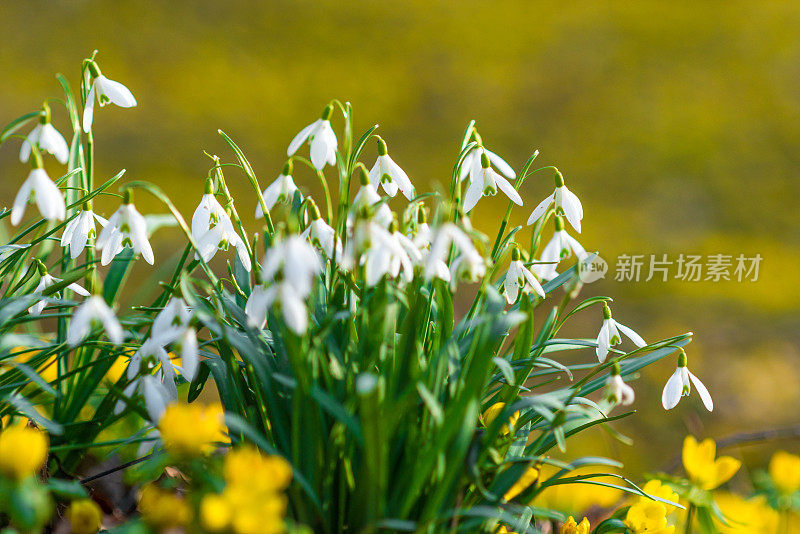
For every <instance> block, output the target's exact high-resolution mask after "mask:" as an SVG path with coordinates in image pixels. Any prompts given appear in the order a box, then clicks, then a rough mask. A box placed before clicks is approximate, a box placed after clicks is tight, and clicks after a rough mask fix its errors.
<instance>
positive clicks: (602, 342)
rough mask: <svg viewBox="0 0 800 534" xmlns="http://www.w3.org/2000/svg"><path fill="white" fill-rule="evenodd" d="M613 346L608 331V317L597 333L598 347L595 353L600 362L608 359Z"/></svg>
mask: <svg viewBox="0 0 800 534" xmlns="http://www.w3.org/2000/svg"><path fill="white" fill-rule="evenodd" d="M610 348H611V341H610V339H609V332H608V319H606V320H605V321H603V326H601V327H600V333H599V334H598V335H597V348H596V349H595V354H597V359H598V360H599V361H600V363H603V362H604V361H606V358H607V357H608V350H609V349H610Z"/></svg>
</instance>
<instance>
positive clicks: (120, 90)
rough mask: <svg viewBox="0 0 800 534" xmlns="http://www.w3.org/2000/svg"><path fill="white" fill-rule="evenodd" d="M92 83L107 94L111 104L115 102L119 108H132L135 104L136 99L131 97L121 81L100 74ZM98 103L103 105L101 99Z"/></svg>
mask: <svg viewBox="0 0 800 534" xmlns="http://www.w3.org/2000/svg"><path fill="white" fill-rule="evenodd" d="M94 83H95V85H96V86H97V87H98V90H99V91H101V93H102V94H104V95H105V96H107V97H108V99H109V100H110V101H111V103H112V104H116V105H117V106H119V107H121V108H132V107H135V106H136V99H135V98H134V97H133V94H132V93H131V91H130V89H128V88H127V87H125V86H124V85H122V84H121V83H119V82H115V81H114V80H109V79H108V78H106V77H105V76H103V75H102V74H101V75H100V76H98V77H97V78H96V79H95V82H94ZM100 105H101V106H102V105H103V102H102V101H101V102H100Z"/></svg>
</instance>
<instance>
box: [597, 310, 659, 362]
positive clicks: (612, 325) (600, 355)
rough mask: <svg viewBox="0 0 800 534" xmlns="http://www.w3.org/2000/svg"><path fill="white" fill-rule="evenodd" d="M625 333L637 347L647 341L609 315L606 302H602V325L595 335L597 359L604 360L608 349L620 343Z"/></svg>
mask: <svg viewBox="0 0 800 534" xmlns="http://www.w3.org/2000/svg"><path fill="white" fill-rule="evenodd" d="M620 332H621V333H622V334H625V335H626V336H627V337H628V339H630V340H631V341H633V343H634V345H636V346H637V347H640V348H641V347H646V346H647V342H646V341H645V340H644V339H642V336H640V335H639V334H637V333H636V332H634V331H633V329H632V328H628V327H627V326H625V325H624V324H620V323H618V322H617V321H615V320H614V319H613V318H612V317H611V308H609V307H608V304H603V325H602V326H601V327H600V333H599V334H598V335H597V349H596V350H595V352H596V353H597V359H598V360H600V362H604V361H606V357H607V356H608V351H609V349H610V348H611V347H613V346H614V345H617V344H619V343H622V336H621V334H620Z"/></svg>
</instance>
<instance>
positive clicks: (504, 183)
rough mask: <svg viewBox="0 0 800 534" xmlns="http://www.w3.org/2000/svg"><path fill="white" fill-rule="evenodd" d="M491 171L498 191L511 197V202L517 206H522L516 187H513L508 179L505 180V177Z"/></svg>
mask: <svg viewBox="0 0 800 534" xmlns="http://www.w3.org/2000/svg"><path fill="white" fill-rule="evenodd" d="M492 173H494V180H495V183H496V184H497V187H498V188H499V189H500V191H502V192H503V193H505V195H506V196H507V197H508V198H509V199H511V202H513V203H514V204H516V205H517V206H522V197H521V196H519V193H518V192H517V190H516V189H514V186H513V185H511V182H509V181H508V180H506V179H505V178H503V177H502V176H500V175H499V174H497V173H496V172H494V171H492Z"/></svg>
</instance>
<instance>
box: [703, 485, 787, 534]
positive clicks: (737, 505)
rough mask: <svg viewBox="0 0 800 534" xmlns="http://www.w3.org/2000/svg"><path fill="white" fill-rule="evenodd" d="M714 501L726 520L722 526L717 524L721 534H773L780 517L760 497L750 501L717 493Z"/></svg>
mask: <svg viewBox="0 0 800 534" xmlns="http://www.w3.org/2000/svg"><path fill="white" fill-rule="evenodd" d="M714 501H715V502H716V503H717V506H719V509H720V510H722V514H723V515H724V516H725V518H726V519H727V520H728V524H727V525H724V524H722V523H721V522H717V523H716V525H717V528H719V531H720V532H721V533H722V534H745V533H746V534H774V533H775V532H780V529H779V528H778V525H779V521H780V517H779V515H778V512H777V510H774V509H772V508H771V507H770V506H769V505H768V504H767V500H766V497H764V496H763V495H760V496H758V497H754V498H752V499H744V498H743V497H741V496H739V495H736V494H735V493H728V492H717V493H716V494H715V495H714Z"/></svg>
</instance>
